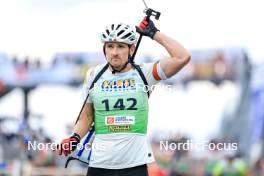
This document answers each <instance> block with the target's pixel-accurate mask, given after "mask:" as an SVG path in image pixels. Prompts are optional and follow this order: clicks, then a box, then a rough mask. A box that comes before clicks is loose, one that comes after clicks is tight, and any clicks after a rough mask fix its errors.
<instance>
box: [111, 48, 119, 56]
mask: <svg viewBox="0 0 264 176" xmlns="http://www.w3.org/2000/svg"><path fill="white" fill-rule="evenodd" d="M112 54H113V55H117V54H118V50H117V47H113V49H112Z"/></svg>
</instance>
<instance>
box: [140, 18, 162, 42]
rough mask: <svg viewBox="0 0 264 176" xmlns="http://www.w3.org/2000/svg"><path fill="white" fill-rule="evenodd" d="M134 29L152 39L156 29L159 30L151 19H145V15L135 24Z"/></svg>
mask: <svg viewBox="0 0 264 176" xmlns="http://www.w3.org/2000/svg"><path fill="white" fill-rule="evenodd" d="M136 30H137V32H138V33H140V34H142V35H144V36H148V37H150V38H152V39H153V37H154V35H155V34H156V32H157V31H160V30H158V29H157V28H156V26H155V24H154V23H153V21H152V20H151V19H147V17H144V19H143V20H142V21H141V23H140V25H139V26H136Z"/></svg>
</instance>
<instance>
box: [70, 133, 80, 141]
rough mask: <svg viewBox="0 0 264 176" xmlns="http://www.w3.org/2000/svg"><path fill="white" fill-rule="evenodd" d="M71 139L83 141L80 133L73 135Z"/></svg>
mask: <svg viewBox="0 0 264 176" xmlns="http://www.w3.org/2000/svg"><path fill="white" fill-rule="evenodd" d="M71 137H73V138H75V139H76V140H77V141H78V142H80V141H81V136H80V135H79V134H78V133H73V134H72V135H71Z"/></svg>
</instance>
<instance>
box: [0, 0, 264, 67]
mask: <svg viewBox="0 0 264 176" xmlns="http://www.w3.org/2000/svg"><path fill="white" fill-rule="evenodd" d="M146 2H147V4H148V6H149V7H151V8H153V9H155V10H158V11H160V12H161V17H160V20H159V21H156V20H154V22H155V24H156V25H157V27H158V28H159V29H160V30H161V32H163V33H165V34H167V35H169V36H171V37H173V38H175V39H176V40H177V41H179V42H180V43H182V44H183V45H184V46H185V47H186V48H187V49H207V48H222V47H234V46H235V47H243V48H246V49H247V50H248V52H249V54H250V56H251V58H252V62H253V63H258V62H260V61H262V60H263V59H264V53H263V52H262V46H264V45H263V44H264V43H263V42H264V34H263V31H264V24H263V23H262V17H263V16H264V11H263V10H262V5H261V4H262V1H261V0H221V1H219V0H199V1H196V0H185V1H180V0H166V1H162V0H151V1H150V0H146ZM144 8H145V6H144V4H143V2H142V1H141V0H133V1H132V0H122V1H121V0H96V1H91V0H45V1H42V0H9V1H5V0H0V24H1V30H0V38H1V40H0V51H3V52H6V53H8V54H10V55H14V54H16V55H19V56H21V57H22V56H26V55H29V56H31V57H37V56H40V57H41V59H42V60H43V61H44V62H49V61H50V60H51V58H52V55H53V54H54V53H56V52H60V51H101V48H102V44H101V43H100V37H99V35H100V33H101V31H102V30H103V29H104V27H105V26H106V25H108V24H110V23H113V22H120V21H121V22H125V23H128V24H130V25H137V24H139V22H140V21H141V19H142V17H143V16H144V14H143V10H144ZM143 41H144V42H142V44H141V46H140V52H139V53H150V54H152V55H165V54H166V52H165V50H164V49H163V48H162V47H160V46H159V45H158V44H156V43H155V42H153V41H152V40H150V39H144V40H143Z"/></svg>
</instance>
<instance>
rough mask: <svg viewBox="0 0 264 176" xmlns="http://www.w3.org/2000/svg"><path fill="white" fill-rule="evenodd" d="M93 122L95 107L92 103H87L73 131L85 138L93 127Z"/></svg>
mask: <svg viewBox="0 0 264 176" xmlns="http://www.w3.org/2000/svg"><path fill="white" fill-rule="evenodd" d="M92 123H93V107H92V104H86V105H85V106H84V108H83V111H82V113H81V115H80V118H79V120H78V122H77V123H76V125H75V126H74V130H73V132H74V133H77V134H79V135H80V137H81V138H83V137H84V136H85V134H86V133H87V132H88V131H89V129H90V128H91V125H92Z"/></svg>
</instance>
